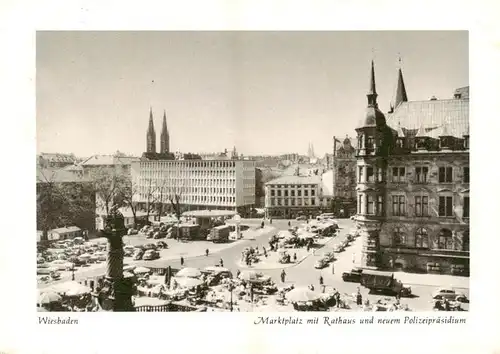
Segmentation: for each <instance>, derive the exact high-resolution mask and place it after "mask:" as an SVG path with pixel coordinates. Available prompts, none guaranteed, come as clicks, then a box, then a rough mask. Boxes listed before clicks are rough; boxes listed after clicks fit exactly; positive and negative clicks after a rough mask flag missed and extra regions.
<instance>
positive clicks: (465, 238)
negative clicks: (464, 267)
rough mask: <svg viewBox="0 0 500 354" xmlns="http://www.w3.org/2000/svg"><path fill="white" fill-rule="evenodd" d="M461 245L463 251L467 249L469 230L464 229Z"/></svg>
mask: <svg viewBox="0 0 500 354" xmlns="http://www.w3.org/2000/svg"><path fill="white" fill-rule="evenodd" d="M462 241H463V242H462V245H463V250H464V251H469V230H465V231H464V235H463V239H462Z"/></svg>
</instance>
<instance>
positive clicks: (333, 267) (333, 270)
mask: <svg viewBox="0 0 500 354" xmlns="http://www.w3.org/2000/svg"><path fill="white" fill-rule="evenodd" d="M332 274H335V264H334V263H332Z"/></svg>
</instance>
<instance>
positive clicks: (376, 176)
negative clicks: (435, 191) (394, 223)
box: [358, 166, 470, 183]
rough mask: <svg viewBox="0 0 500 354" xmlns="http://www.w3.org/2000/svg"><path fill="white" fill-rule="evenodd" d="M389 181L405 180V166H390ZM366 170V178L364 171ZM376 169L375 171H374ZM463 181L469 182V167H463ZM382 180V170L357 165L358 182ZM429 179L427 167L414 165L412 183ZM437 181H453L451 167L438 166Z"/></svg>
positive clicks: (424, 181)
mask: <svg viewBox="0 0 500 354" xmlns="http://www.w3.org/2000/svg"><path fill="white" fill-rule="evenodd" d="M391 170H392V171H391V181H392V182H396V183H401V182H407V178H406V167H392V168H391ZM365 171H366V178H365V176H364V173H365ZM375 171H376V172H375ZM462 172H463V182H464V183H470V173H469V167H463V170H462ZM365 181H366V182H384V170H383V169H382V168H377V169H376V168H374V167H372V166H358V182H359V183H362V182H365ZM428 181H429V167H427V166H417V167H415V180H414V183H427V182H428ZM438 182H439V183H453V167H439V172H438Z"/></svg>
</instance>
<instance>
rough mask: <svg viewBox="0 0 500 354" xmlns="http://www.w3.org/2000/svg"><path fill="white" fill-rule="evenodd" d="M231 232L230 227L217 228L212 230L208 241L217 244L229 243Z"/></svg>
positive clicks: (221, 226)
mask: <svg viewBox="0 0 500 354" xmlns="http://www.w3.org/2000/svg"><path fill="white" fill-rule="evenodd" d="M230 232H231V227H230V226H229V225H220V226H215V227H214V228H212V230H210V233H209V234H208V236H207V241H212V242H214V243H217V242H228V241H229V233H230Z"/></svg>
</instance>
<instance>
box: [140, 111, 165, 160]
mask: <svg viewBox="0 0 500 354" xmlns="http://www.w3.org/2000/svg"><path fill="white" fill-rule="evenodd" d="M146 152H154V153H155V152H156V131H155V127H154V123H153V109H152V108H150V109H149V125H148V131H147V134H146ZM168 152H170V135H169V133H168V128H167V112H166V111H165V110H164V111H163V124H162V129H161V135H160V153H161V154H164V153H168Z"/></svg>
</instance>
